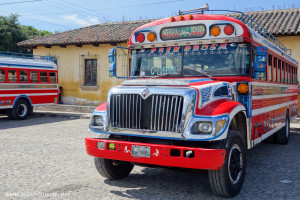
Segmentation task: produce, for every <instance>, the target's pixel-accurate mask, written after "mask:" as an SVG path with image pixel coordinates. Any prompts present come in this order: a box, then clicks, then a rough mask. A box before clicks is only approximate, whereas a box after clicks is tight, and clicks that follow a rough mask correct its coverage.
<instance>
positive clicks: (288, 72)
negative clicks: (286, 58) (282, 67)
mask: <svg viewBox="0 0 300 200" xmlns="http://www.w3.org/2000/svg"><path fill="white" fill-rule="evenodd" d="M286 72H287V75H288V82H287V83H291V82H290V81H291V74H290V65H287V69H286Z"/></svg>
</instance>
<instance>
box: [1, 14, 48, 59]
mask: <svg viewBox="0 0 300 200" xmlns="http://www.w3.org/2000/svg"><path fill="white" fill-rule="evenodd" d="M50 34H52V33H51V32H49V31H40V30H37V29H36V28H34V27H32V26H26V25H20V23H19V21H18V15H17V14H11V15H9V16H8V17H6V16H0V51H9V52H18V53H32V52H31V51H28V50H27V49H24V48H20V47H18V46H17V43H18V42H21V41H23V40H28V39H33V38H36V37H40V36H45V35H50Z"/></svg>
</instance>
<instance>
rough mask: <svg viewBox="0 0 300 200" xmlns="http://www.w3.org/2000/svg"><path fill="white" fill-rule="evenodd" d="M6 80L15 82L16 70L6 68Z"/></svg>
mask: <svg viewBox="0 0 300 200" xmlns="http://www.w3.org/2000/svg"><path fill="white" fill-rule="evenodd" d="M8 80H9V82H11V83H15V82H17V72H16V70H8Z"/></svg>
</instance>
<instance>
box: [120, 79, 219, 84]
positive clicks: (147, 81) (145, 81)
mask: <svg viewBox="0 0 300 200" xmlns="http://www.w3.org/2000/svg"><path fill="white" fill-rule="evenodd" d="M213 82H215V81H213V80H212V79H210V78H182V79H178V78H155V79H151V78H150V79H132V80H126V81H124V82H123V83H122V86H192V85H202V84H207V83H213Z"/></svg>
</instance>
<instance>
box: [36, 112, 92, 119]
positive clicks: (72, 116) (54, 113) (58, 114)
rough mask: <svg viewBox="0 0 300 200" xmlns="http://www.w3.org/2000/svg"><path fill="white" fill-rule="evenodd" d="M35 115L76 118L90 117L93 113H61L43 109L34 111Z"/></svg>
mask: <svg viewBox="0 0 300 200" xmlns="http://www.w3.org/2000/svg"><path fill="white" fill-rule="evenodd" d="M33 116H36V117H40V116H43V117H52V118H56V117H70V118H75V119H90V118H91V116H92V113H91V114H89V113H60V112H47V111H46V112H43V111H35V112H34V113H33Z"/></svg>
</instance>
